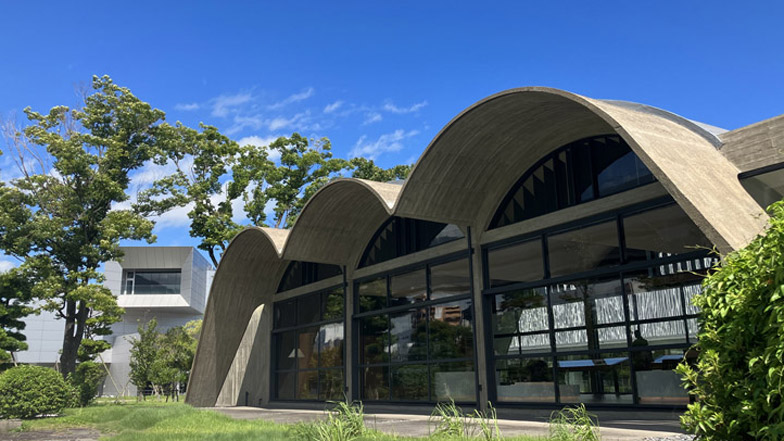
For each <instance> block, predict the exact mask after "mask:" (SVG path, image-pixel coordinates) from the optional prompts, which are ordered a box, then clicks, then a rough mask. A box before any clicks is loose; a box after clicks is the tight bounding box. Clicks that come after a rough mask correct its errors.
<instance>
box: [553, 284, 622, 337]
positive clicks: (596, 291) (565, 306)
mask: <svg viewBox="0 0 784 441" xmlns="http://www.w3.org/2000/svg"><path fill="white" fill-rule="evenodd" d="M550 298H551V302H552V305H553V306H552V308H553V319H554V321H555V329H568V328H581V329H570V330H564V331H560V332H556V333H555V344H556V348H557V350H559V351H564V350H586V349H590V350H597V349H600V348H611V347H618V346H625V345H627V344H628V339H627V333H626V327H625V326H606V325H611V324H625V321H626V314H625V313H624V303H623V291H622V290H621V284H620V281H619V280H617V279H614V278H609V279H604V280H601V279H592V280H579V281H574V282H568V283H561V284H557V285H552V286H551V287H550Z"/></svg>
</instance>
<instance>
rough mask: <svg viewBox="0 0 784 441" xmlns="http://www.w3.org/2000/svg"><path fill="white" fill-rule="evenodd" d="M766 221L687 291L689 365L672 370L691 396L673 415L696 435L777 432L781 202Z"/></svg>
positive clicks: (782, 378)
mask: <svg viewBox="0 0 784 441" xmlns="http://www.w3.org/2000/svg"><path fill="white" fill-rule="evenodd" d="M768 211H769V212H770V214H771V220H770V228H769V230H768V231H767V232H766V234H764V235H760V236H758V237H757V238H756V239H754V240H753V241H752V242H751V243H750V244H749V245H748V246H747V247H746V248H744V249H741V250H738V251H736V252H733V253H731V254H729V255H728V256H726V257H725V258H724V262H723V264H722V266H721V268H720V269H719V270H717V271H716V272H714V273H712V274H711V275H709V276H708V277H707V278H706V279H705V281H704V282H703V285H702V286H703V292H702V294H700V295H698V296H696V297H695V299H694V304H695V305H696V306H698V307H699V308H700V309H701V313H700V317H699V325H700V329H699V333H698V335H697V337H698V343H697V345H696V346H695V349H696V350H697V351H698V357H697V364H696V366H689V365H688V364H686V363H682V364H681V365H680V366H678V372H679V373H680V374H681V375H682V376H683V378H684V381H685V383H686V385H687V386H690V387H691V388H692V393H693V394H694V396H695V397H696V398H697V402H696V403H693V404H690V405H689V408H688V411H687V412H686V414H685V415H684V416H683V417H682V418H681V421H682V422H683V425H684V426H685V427H686V428H687V429H688V430H689V431H691V432H693V433H695V434H696V435H697V436H698V437H699V438H700V439H703V440H717V441H718V440H771V441H772V440H780V439H784V202H777V203H775V204H773V205H771V207H770V208H769V209H768Z"/></svg>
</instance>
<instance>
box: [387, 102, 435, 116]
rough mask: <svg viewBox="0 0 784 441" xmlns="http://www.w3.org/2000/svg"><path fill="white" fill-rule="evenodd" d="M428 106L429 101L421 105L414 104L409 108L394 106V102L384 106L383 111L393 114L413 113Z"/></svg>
mask: <svg viewBox="0 0 784 441" xmlns="http://www.w3.org/2000/svg"><path fill="white" fill-rule="evenodd" d="M426 105H427V101H422V102H421V103H416V104H413V105H411V106H409V107H398V106H396V105H394V104H393V103H392V102H387V103H386V104H384V107H383V109H384V110H385V111H387V112H392V113H413V112H416V111H418V110H420V109H421V108H423V107H425V106H426Z"/></svg>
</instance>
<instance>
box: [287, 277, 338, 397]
mask: <svg viewBox="0 0 784 441" xmlns="http://www.w3.org/2000/svg"><path fill="white" fill-rule="evenodd" d="M343 310H344V295H343V288H342V287H339V288H334V289H329V290H326V291H322V292H317V293H314V294H307V295H304V296H300V297H297V298H295V299H292V300H288V301H282V302H277V303H275V305H274V318H273V360H274V361H273V363H274V365H273V366H274V381H273V386H274V388H273V390H274V397H275V399H278V400H319V401H325V400H335V399H340V398H342V397H343V390H344V380H343V364H344V362H343V356H344V355H343V354H344V349H343V341H344V330H343V320H344V312H343Z"/></svg>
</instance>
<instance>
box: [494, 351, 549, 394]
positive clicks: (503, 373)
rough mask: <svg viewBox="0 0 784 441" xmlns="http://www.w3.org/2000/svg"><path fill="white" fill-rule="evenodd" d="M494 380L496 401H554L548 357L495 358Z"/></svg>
mask: <svg viewBox="0 0 784 441" xmlns="http://www.w3.org/2000/svg"><path fill="white" fill-rule="evenodd" d="M495 381H496V391H497V394H498V401H522V402H542V403H553V402H555V385H554V384H553V360H552V358H550V357H537V358H524V359H513V360H497V361H496V368H495Z"/></svg>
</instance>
